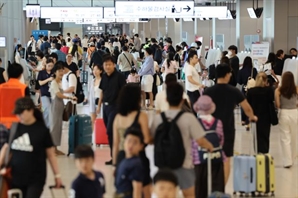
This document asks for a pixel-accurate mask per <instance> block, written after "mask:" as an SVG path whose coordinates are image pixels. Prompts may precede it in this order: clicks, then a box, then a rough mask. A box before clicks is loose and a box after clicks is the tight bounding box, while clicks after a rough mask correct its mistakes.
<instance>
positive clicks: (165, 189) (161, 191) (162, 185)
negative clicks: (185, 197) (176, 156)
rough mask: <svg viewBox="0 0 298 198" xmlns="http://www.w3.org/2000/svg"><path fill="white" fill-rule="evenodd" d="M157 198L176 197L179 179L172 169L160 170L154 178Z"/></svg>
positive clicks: (154, 189)
mask: <svg viewBox="0 0 298 198" xmlns="http://www.w3.org/2000/svg"><path fill="white" fill-rule="evenodd" d="M153 183H154V188H153V191H154V193H155V195H156V198H176V197H177V186H178V179H177V177H176V176H175V174H174V173H173V172H172V171H171V170H166V169H164V170H159V171H158V172H157V173H156V175H155V176H154V178H153Z"/></svg>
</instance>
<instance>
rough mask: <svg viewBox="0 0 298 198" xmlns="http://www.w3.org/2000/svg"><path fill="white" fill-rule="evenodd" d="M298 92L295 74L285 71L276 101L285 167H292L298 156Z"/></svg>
mask: <svg viewBox="0 0 298 198" xmlns="http://www.w3.org/2000/svg"><path fill="white" fill-rule="evenodd" d="M297 94H298V87H297V86H296V85H295V81H294V75H293V73H291V72H285V73H284V74H283V75H282V83H281V87H279V88H277V89H276V90H275V102H276V106H277V108H278V109H279V110H280V111H279V129H280V143H281V149H282V153H283V154H282V156H283V160H282V161H283V164H284V167H285V168H290V167H291V166H292V165H293V163H294V161H295V158H296V157H297V145H296V144H297V142H296V140H297V124H298V123H297V120H298V115H297Z"/></svg>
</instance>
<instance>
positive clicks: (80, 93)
mask: <svg viewBox="0 0 298 198" xmlns="http://www.w3.org/2000/svg"><path fill="white" fill-rule="evenodd" d="M70 74H73V75H75V76H76V78H77V89H76V93H75V96H76V97H77V103H78V104H80V103H82V102H83V101H84V100H85V94H84V91H83V87H82V84H81V82H80V79H79V78H78V77H77V75H76V74H75V73H73V72H70V73H69V74H68V75H67V77H66V80H67V82H68V80H69V75H70Z"/></svg>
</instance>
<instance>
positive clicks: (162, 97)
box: [155, 73, 190, 114]
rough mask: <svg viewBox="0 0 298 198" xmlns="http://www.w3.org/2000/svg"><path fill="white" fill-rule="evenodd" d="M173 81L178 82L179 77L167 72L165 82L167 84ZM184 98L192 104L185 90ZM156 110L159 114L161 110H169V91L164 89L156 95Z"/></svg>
mask: <svg viewBox="0 0 298 198" xmlns="http://www.w3.org/2000/svg"><path fill="white" fill-rule="evenodd" d="M171 83H177V77H176V75H175V74H171V73H170V74H167V76H166V80H165V84H166V86H167V85H169V84H171ZM183 99H186V100H187V102H188V103H189V105H190V102H189V98H188V96H187V94H186V93H185V92H183ZM155 110H156V113H157V114H159V113H161V112H164V111H167V110H169V103H168V101H167V92H166V90H163V91H161V92H158V93H157V94H156V97H155Z"/></svg>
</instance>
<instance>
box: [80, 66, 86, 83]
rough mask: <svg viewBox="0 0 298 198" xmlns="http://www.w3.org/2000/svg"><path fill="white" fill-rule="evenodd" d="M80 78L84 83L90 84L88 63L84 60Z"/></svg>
mask: <svg viewBox="0 0 298 198" xmlns="http://www.w3.org/2000/svg"><path fill="white" fill-rule="evenodd" d="M80 79H81V83H82V84H88V71H87V70H86V63H85V61H84V66H83V68H82V71H81V73H80Z"/></svg>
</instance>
